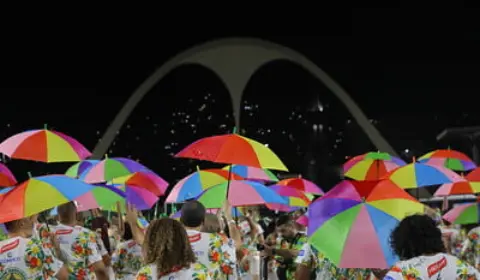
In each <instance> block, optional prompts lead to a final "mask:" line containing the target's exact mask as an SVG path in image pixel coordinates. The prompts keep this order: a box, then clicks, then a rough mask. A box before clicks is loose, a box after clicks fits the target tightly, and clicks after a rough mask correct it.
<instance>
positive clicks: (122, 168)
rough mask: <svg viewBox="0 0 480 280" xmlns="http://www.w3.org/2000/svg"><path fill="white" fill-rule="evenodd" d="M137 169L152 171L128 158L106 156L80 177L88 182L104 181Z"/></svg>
mask: <svg viewBox="0 0 480 280" xmlns="http://www.w3.org/2000/svg"><path fill="white" fill-rule="evenodd" d="M137 171H145V172H151V171H150V170H149V169H148V168H146V167H145V166H143V165H142V164H140V163H138V162H136V161H134V160H131V159H128V158H121V157H117V158H105V159H104V160H102V161H100V162H98V163H96V164H95V165H93V166H92V167H91V168H90V169H88V170H86V171H85V172H84V173H83V174H81V176H80V177H79V179H81V180H83V181H85V182H87V183H103V182H109V181H111V180H113V179H114V178H118V177H122V176H126V175H129V174H132V173H134V172H137Z"/></svg>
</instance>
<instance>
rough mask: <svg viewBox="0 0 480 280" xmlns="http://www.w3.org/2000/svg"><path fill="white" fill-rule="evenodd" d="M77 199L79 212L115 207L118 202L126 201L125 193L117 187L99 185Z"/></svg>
mask: <svg viewBox="0 0 480 280" xmlns="http://www.w3.org/2000/svg"><path fill="white" fill-rule="evenodd" d="M75 201H76V202H77V211H78V212H82V211H87V210H90V209H96V208H102V209H110V208H112V207H115V206H116V203H117V202H124V201H125V193H124V192H122V191H121V190H119V189H117V188H115V187H111V186H106V185H100V186H98V185H97V186H94V187H93V188H92V190H91V191H89V192H87V193H86V194H84V195H82V196H80V197H78V198H77V199H75Z"/></svg>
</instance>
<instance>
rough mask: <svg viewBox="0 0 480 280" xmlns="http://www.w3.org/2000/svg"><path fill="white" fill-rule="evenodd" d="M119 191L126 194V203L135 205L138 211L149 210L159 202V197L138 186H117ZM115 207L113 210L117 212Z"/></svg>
mask: <svg viewBox="0 0 480 280" xmlns="http://www.w3.org/2000/svg"><path fill="white" fill-rule="evenodd" d="M115 187H117V188H118V189H120V190H122V191H123V192H125V199H126V200H125V202H127V203H129V204H131V205H133V206H134V207H135V208H136V209H137V210H148V209H150V208H152V207H153V206H154V205H155V203H157V201H158V196H156V195H155V194H153V193H151V192H150V191H148V190H146V189H144V188H142V187H137V186H130V185H115ZM116 208H117V206H116V205H115V206H114V207H113V208H112V210H115V211H116Z"/></svg>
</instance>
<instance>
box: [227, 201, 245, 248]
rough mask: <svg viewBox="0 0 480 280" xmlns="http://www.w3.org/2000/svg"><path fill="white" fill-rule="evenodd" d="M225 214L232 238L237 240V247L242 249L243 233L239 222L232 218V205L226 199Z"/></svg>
mask: <svg viewBox="0 0 480 280" xmlns="http://www.w3.org/2000/svg"><path fill="white" fill-rule="evenodd" d="M224 209H225V211H224V215H225V218H226V220H227V226H228V231H229V233H230V238H231V239H232V240H233V241H234V242H235V248H236V249H241V248H242V235H241V234H240V231H239V230H238V228H237V224H236V223H235V221H234V220H233V218H232V206H231V205H230V204H229V203H228V201H225V204H224Z"/></svg>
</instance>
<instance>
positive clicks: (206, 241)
mask: <svg viewBox="0 0 480 280" xmlns="http://www.w3.org/2000/svg"><path fill="white" fill-rule="evenodd" d="M205 212H206V211H205V207H203V205H202V204H201V203H199V202H197V201H189V202H187V203H185V205H184V206H183V207H182V216H181V218H180V220H181V221H182V223H183V224H184V226H185V227H186V229H187V235H188V239H189V241H190V244H191V246H192V249H193V251H194V253H195V255H196V257H197V261H198V262H199V263H201V264H203V265H205V266H206V267H207V268H208V270H209V274H210V277H211V278H212V279H226V278H227V277H228V279H230V280H233V279H236V278H237V275H236V266H237V263H236V255H235V246H234V244H233V243H234V242H233V241H232V240H231V239H230V238H227V237H226V236H224V235H222V234H219V233H205V232H200V230H201V228H202V225H203V222H204V220H205Z"/></svg>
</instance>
